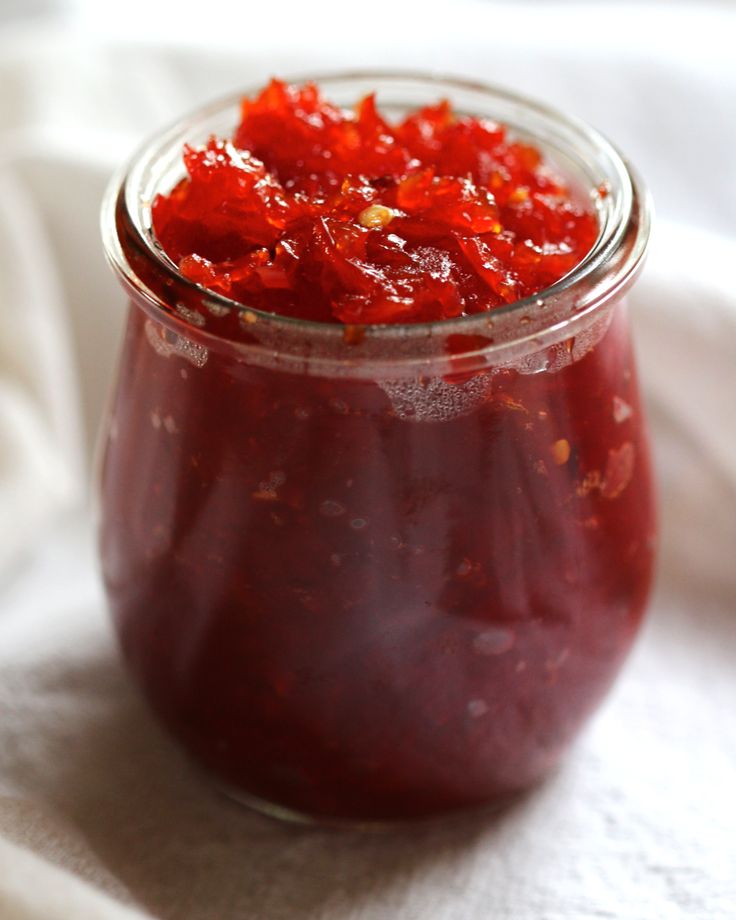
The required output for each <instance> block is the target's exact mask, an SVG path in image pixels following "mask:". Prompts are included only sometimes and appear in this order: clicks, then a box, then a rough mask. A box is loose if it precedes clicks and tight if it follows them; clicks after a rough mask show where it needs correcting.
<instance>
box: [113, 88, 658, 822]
mask: <svg viewBox="0 0 736 920" xmlns="http://www.w3.org/2000/svg"><path fill="white" fill-rule="evenodd" d="M321 82H322V83H323V85H324V86H325V88H326V89H327V90H328V91H329V92H330V93H332V95H334V96H336V97H337V99H338V101H342V100H341V99H340V93H341V92H342V94H343V97H344V98H345V99H346V100H347V99H354V98H357V96H358V95H360V93H361V91H362V89H363V87H364V86H366V85H372V86H374V87H375V86H376V85H377V84H378V89H379V101H380V100H381V92H382V91H383V92H385V93H388V94H389V96H390V93H391V92H395V93H396V97H397V100H398V101H396V104H397V105H399V104H400V101H403V102H405V103H406V104H407V105H416V104H417V103H422V102H429V101H433V100H435V99H437V98H438V97H439V96H441V95H445V96H450V98H451V99H453V101H455V103H456V104H457V105H458V108H462V107H463V105H466V107H467V108H469V109H470V110H471V111H473V112H474V113H476V114H478V113H480V114H488V115H490V116H493V117H496V118H498V119H499V120H503V121H505V122H507V123H509V124H511V126H512V128H513V129H514V130H516V131H519V132H521V131H526V132H527V136H529V137H531V138H532V139H533V140H534V142H535V143H538V144H539V146H541V147H542V148H545V147H547V148H549V149H550V150H551V151H552V153H551V154H550V155H551V156H553V158H554V159H555V160H556V161H557V162H559V161H560V160H561V159H562V160H565V161H566V163H565V165H566V167H567V168H569V169H570V171H571V172H572V173H573V174H574V175H575V174H577V175H578V178H579V180H580V182H581V184H590V186H591V187H596V188H597V187H599V186H600V185H601V184H603V183H605V187H606V189H607V190H609V194H607V195H606V196H605V197H604V198H602V199H601V202H600V203H599V208H600V217H601V239H600V240H599V243H598V245H597V246H596V248H595V250H594V251H593V253H592V254H591V256H590V257H589V259H588V260H587V262H586V263H585V264H584V265H583V266H581V267H580V269H579V270H576V272H574V273H573V274H572V276H568V278H567V279H563V281H562V282H560V283H559V284H558V285H556V286H555V287H554V288H551V289H549V291H546V292H543V294H542V295H540V297H539V298H537V299H535V300H533V301H531V302H529V303H519V304H515V305H512V307H510V308H508V309H505V310H500V311H495V312H494V313H491V314H487V315H484V316H482V317H472V318H469V319H466V320H458V321H450V322H444V323H439V324H434V325H425V326H413V327H365V328H361V329H359V330H356V329H355V328H354V327H353V328H349V329H348V330H345V329H343V328H341V327H339V326H324V325H320V324H314V323H309V322H304V321H300V320H287V319H285V318H283V317H274V316H270V315H268V314H262V313H258V312H257V311H252V310H249V309H247V307H245V306H242V307H241V306H238V305H234V304H230V303H228V302H227V301H225V300H224V299H223V298H219V297H216V296H213V295H208V294H207V293H206V292H204V291H202V290H201V289H197V288H195V287H194V286H193V285H191V284H189V283H187V282H185V281H184V280H183V279H181V278H180V277H177V273H176V271H175V270H174V269H173V268H172V266H170V265H167V264H166V259H165V257H164V256H162V254H161V253H160V252H159V251H157V250H156V248H155V246H154V244H153V243H152V241H151V239H150V232H149V231H148V230H147V227H149V226H150V223H147V221H146V210H145V207H146V204H145V203H146V202H150V200H151V194H150V191H151V184H152V183H153V184H154V185H156V184H158V186H159V187H161V186H162V185H165V184H166V183H170V181H171V178H172V170H174V166H173V165H172V164H174V163H175V162H176V156H175V152H174V151H175V149H176V147H177V145H178V149H181V146H180V141H181V138H182V136H185V137H188V138H194V139H196V137H197V136H198V134H201V133H202V132H205V133H206V132H208V131H209V130H211V120H212V118H213V117H215V118H217V119H223V118H225V117H226V115H225V113H226V112H230V114H231V115H232V106H230V108H228V106H229V105H230V103H223V104H221V105H219V106H215V107H213V108H212V109H210V110H208V111H207V112H206V113H200V114H199V115H198V116H197V117H195V118H194V119H193V120H191V121H189V122H187V123H186V124H185V125H183V126H182V125H180V126H177V128H176V129H172V131H170V132H168V134H166V135H162V138H160V139H158V141H157V142H155V143H154V144H153V145H151V146H150V147H148V148H147V149H146V150H145V151H144V152H143V153H142V154H140V155H139V157H138V158H137V159H136V161H135V163H134V164H133V166H132V167H131V170H130V171H129V172H128V174H127V175H126V176H125V177H124V178H123V180H121V181H120V182H118V183H116V184H115V186H114V187H113V189H112V190H111V193H110V196H109V198H108V201H107V204H106V211H105V217H104V220H105V235H106V242H107V247H108V255H109V257H110V259H111V261H112V263H113V265H114V267H115V269H116V270H117V272H118V273H119V275H120V277H121V280H122V281H123V283H124V285H125V286H126V288H127V290H128V292H129V294H130V297H131V307H130V316H129V322H128V329H127V334H126V339H125V344H124V348H123V354H122V360H121V365H120V372H119V378H118V382H117V387H116V390H115V394H114V398H113V400H112V403H111V408H110V414H109V419H108V424H107V426H106V428H105V432H104V444H103V447H104V450H103V462H102V469H101V544H100V545H101V554H102V563H103V573H104V579H105V585H106V589H107V593H108V598H109V602H110V606H111V610H112V614H113V618H114V621H115V625H116V627H117V630H118V633H119V636H120V641H121V645H122V649H123V653H124V655H125V658H126V660H127V662H128V665H129V667H130V669H131V671H132V672H133V674H134V675H135V677H136V679H137V680H138V682H139V684H140V685H141V687H142V688H143V691H144V693H145V694H146V696H147V697H148V699H149V700H150V702H151V704H152V706H153V707H154V709H155V711H156V712H157V713H158V715H159V716H160V718H161V719H162V720H163V722H164V723H165V724H166V725H167V726H168V727H169V729H170V730H171V731H172V732H173V734H174V735H175V736H176V737H177V738H179V739H180V741H181V742H182V743H183V744H184V745H185V746H186V748H187V749H188V750H189V751H190V752H191V753H192V754H193V755H194V756H195V757H196V758H197V759H198V760H199V761H200V762H201V763H203V764H204V765H206V766H207V767H209V768H210V769H211V770H213V771H214V772H215V773H216V774H217V775H218V776H219V778H220V779H221V780H222V781H224V782H225V783H227V785H228V786H229V787H230V788H231V789H233V790H235V791H236V792H238V793H239V794H240V795H241V796H243V797H244V798H246V799H247V800H249V801H251V802H254V803H260V805H261V806H262V807H268V803H270V805H271V806H272V807H273V809H274V810H275V811H277V812H278V813H285V810H286V811H288V812H290V813H293V814H296V815H302V816H309V817H314V818H321V819H329V820H337V821H341V820H343V821H358V822H363V821H391V820H397V819H404V818H412V817H419V816H426V815H431V814H436V813H441V812H446V811H451V810H455V809H460V808H466V807H470V806H476V805H488V804H494V803H499V802H501V801H503V800H504V799H506V798H507V797H508V796H510V795H512V794H513V793H515V792H518V791H520V790H522V789H524V788H526V787H528V786H529V785H531V784H533V783H534V782H536V781H537V780H539V779H540V778H542V777H543V776H544V775H545V774H546V773H547V772H548V771H549V770H550V769H551V768H552V767H553V766H554V765H555V764H556V763H557V762H558V760H559V758H560V756H561V754H562V753H563V752H564V751H565V749H566V748H567V747H568V745H569V744H570V742H571V741H572V739H573V738H574V737H575V735H576V734H577V733H578V731H579V730H580V728H581V726H582V725H583V724H584V722H585V720H586V718H587V717H588V716H589V715H590V713H591V712H592V711H593V710H594V708H595V707H596V705H597V704H598V703H599V701H600V700H601V698H602V696H603V695H604V693H605V692H606V690H607V689H608V687H609V686H610V684H611V681H612V680H613V678H614V676H615V674H616V673H617V671H618V669H619V667H620V665H621V663H622V661H623V659H624V657H625V655H626V653H627V651H628V649H629V647H630V645H631V642H632V640H633V638H634V636H635V633H636V630H637V627H638V625H639V623H640V620H641V616H642V613H643V609H644V605H645V601H646V597H647V593H648V588H649V583H650V576H651V570H652V560H653V536H654V513H653V505H652V495H651V474H650V466H649V458H648V449H647V443H646V434H645V430H644V422H643V419H642V413H641V407H640V403H639V396H638V391H637V383H636V373H635V368H634V364H633V358H632V352H631V345H630V340H629V332H628V325H627V317H626V312H625V305H624V302H623V299H622V297H623V293H624V291H625V289H626V288H627V287H628V285H629V284H630V283H631V280H632V279H633V277H634V276H635V273H636V270H637V269H638V266H639V265H640V263H641V258H642V255H643V251H644V248H645V243H646V237H647V233H648V212H647V207H646V201H642V197H641V192H640V190H639V189H638V187H637V185H636V182H635V181H633V180H632V178H631V174H630V172H629V170H628V169H627V168H626V167H625V164H623V161H621V160H620V158H618V156H617V154H615V152H614V151H613V150H612V149H611V148H609V147H608V146H607V145H605V142H604V141H602V139H600V138H598V136H597V135H594V134H593V133H592V132H590V130H589V129H587V128H584V127H583V126H580V125H577V124H576V123H574V122H569V121H568V120H565V119H562V118H561V117H560V116H557V115H555V114H554V113H549V112H546V110H542V109H539V108H535V107H534V106H533V105H532V104H530V103H525V102H524V101H523V100H519V99H517V98H515V97H511V96H507V95H504V94H502V93H498V92H495V91H490V90H485V89H483V88H478V87H470V86H465V85H463V84H452V83H437V82H433V81H431V80H423V79H413V78H407V77H404V78H389V77H376V76H375V75H373V76H369V77H355V78H343V79H341V80H339V81H335V82H334V84H333V85H331V83H330V81H327V80H325V81H321ZM463 94H465V96H467V97H468V98H465V96H464V95H463ZM459 97H460V98H459ZM389 101H391V100H389ZM509 107H511V109H510V108H509ZM514 113H515V117H510V114H511V116H514ZM540 119H541V120H542V121H544V120H545V119H547V121H548V122H549V124H551V125H552V126H553V127H555V126H557V127H558V128H559V131H560V132H561V133H562V134H564V133H565V132H567V134H566V135H565V136H564V137H563V138H562V140H560V139H558V140H557V141H555V138H554V137H553V136H552V135H553V133H554V132H553V131H552V130H551V129H549V128H545V127H544V125H542V126H541V127H540ZM568 135H569V136H568ZM573 135H574V136H573Z"/></svg>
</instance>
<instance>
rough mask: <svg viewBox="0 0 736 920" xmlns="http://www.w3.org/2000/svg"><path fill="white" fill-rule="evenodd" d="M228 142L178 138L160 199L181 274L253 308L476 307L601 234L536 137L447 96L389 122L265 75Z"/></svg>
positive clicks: (565, 261)
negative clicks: (184, 144)
mask: <svg viewBox="0 0 736 920" xmlns="http://www.w3.org/2000/svg"><path fill="white" fill-rule="evenodd" d="M241 114H242V120H241V123H240V125H239V127H238V129H237V131H236V132H235V136H234V138H233V139H232V141H231V140H226V139H217V138H212V139H211V140H210V141H209V143H208V144H207V146H206V147H204V148H198V149H191V148H187V149H186V150H185V154H184V161H185V165H186V169H187V174H188V175H187V178H186V179H184V180H182V182H181V183H180V184H179V185H178V186H177V187H176V188H175V189H174V191H173V192H172V193H171V194H169V195H159V196H158V198H157V199H156V201H155V202H154V207H153V220H154V229H155V231H156V234H157V236H158V238H159V240H160V241H161V243H162V245H163V247H164V249H165V250H166V252H167V253H168V254H169V256H170V257H171V258H172V259H173V260H174V262H175V263H176V264H177V265H178V266H179V268H180V270H181V271H182V273H183V274H184V275H185V277H187V278H189V279H190V280H193V281H196V282H198V283H200V284H202V285H204V286H205V287H208V288H210V289H211V290H214V291H217V292H218V293H221V294H224V295H226V296H228V297H231V298H233V299H235V300H239V301H241V302H242V303H247V304H248V305H249V306H251V307H256V308H259V309H263V310H269V311H272V312H276V313H283V314H287V315H290V316H300V317H302V318H309V319H315V320H320V321H326V322H335V321H339V322H344V323H351V324H355V323H394V322H419V321H429V320H438V319H448V318H450V317H456V316H462V315H466V314H473V313H480V312H483V311H487V310H490V309H493V308H494V307H497V306H500V305H503V304H506V303H511V302H513V301H515V300H520V299H521V298H523V297H527V296H529V295H531V294H534V293H536V292H537V291H540V290H542V289H544V288H546V287H548V286H549V285H551V284H552V283H554V282H555V281H558V280H559V279H560V278H561V277H562V276H563V275H565V274H567V273H568V272H569V271H570V270H571V269H572V268H574V266H575V265H576V264H577V263H578V262H580V260H581V259H582V258H583V257H584V256H585V255H586V253H587V252H588V251H589V249H590V248H591V246H592V245H593V243H594V242H595V239H596V236H597V232H598V227H597V222H596V218H595V216H594V215H593V213H592V211H591V209H590V206H589V203H587V204H586V207H585V208H583V207H581V206H580V205H579V204H577V203H575V202H574V201H573V200H572V198H571V195H570V192H569V190H568V189H567V187H566V186H565V184H564V182H563V181H562V180H561V179H560V178H559V176H556V175H555V174H554V173H553V172H552V171H551V170H550V169H549V167H548V165H547V164H545V163H544V162H543V160H542V157H541V155H540V153H539V151H538V150H537V149H535V148H534V147H533V146H530V145H529V144H524V143H521V142H520V141H518V140H513V139H511V138H509V136H508V134H507V132H506V129H505V128H504V127H503V126H502V125H498V124H496V123H495V122H491V121H489V120H488V119H481V118H470V117H460V116H458V115H456V114H455V113H454V112H453V111H452V108H451V107H450V105H449V104H448V103H447V102H441V103H439V104H437V105H435V106H431V107H427V108H424V109H421V110H419V111H416V112H413V113H411V114H409V115H407V116H406V117H405V118H404V119H403V120H402V121H400V122H398V123H396V124H392V123H390V122H389V121H388V120H387V119H385V118H384V117H383V116H382V115H381V114H380V113H379V112H378V110H377V108H376V105H375V100H374V98H373V97H372V96H368V97H366V98H365V99H363V100H362V102H360V103H359V104H358V106H356V109H355V111H354V112H347V111H345V110H343V109H339V108H337V107H336V106H334V105H332V104H331V103H329V102H328V101H326V100H325V99H324V98H323V97H322V96H321V94H320V93H319V90H318V89H317V88H316V87H315V86H314V85H312V84H307V85H306V86H303V87H294V86H287V85H285V84H283V83H280V82H278V81H276V80H274V81H272V82H271V83H270V84H269V85H268V86H267V87H266V88H265V89H264V90H263V92H262V93H261V94H260V95H259V96H258V97H257V98H255V99H253V100H249V99H245V100H243V103H242V113H241Z"/></svg>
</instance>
